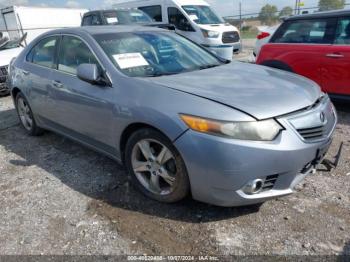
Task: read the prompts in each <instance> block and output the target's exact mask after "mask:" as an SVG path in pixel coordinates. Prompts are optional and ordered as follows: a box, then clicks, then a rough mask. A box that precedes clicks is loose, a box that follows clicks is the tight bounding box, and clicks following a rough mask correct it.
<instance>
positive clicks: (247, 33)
mask: <svg viewBox="0 0 350 262" xmlns="http://www.w3.org/2000/svg"><path fill="white" fill-rule="evenodd" d="M257 34H258V33H257V32H254V31H242V32H241V38H242V39H252V38H256V36H257Z"/></svg>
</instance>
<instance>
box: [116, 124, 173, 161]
mask: <svg viewBox="0 0 350 262" xmlns="http://www.w3.org/2000/svg"><path fill="white" fill-rule="evenodd" d="M143 128H150V129H153V130H156V131H158V132H160V133H161V134H163V135H164V136H165V137H167V138H168V139H169V140H170V141H171V139H170V138H169V137H168V136H167V135H166V134H165V133H164V132H163V131H162V130H160V129H159V128H157V127H155V126H153V125H150V124H147V123H142V122H137V123H132V124H130V125H128V126H127V127H126V128H125V129H124V130H123V132H122V133H121V136H120V140H119V141H120V142H119V150H120V156H121V161H122V163H124V161H125V148H126V143H127V142H128V140H129V138H130V136H131V135H132V134H133V133H135V132H136V131H138V130H140V129H143Z"/></svg>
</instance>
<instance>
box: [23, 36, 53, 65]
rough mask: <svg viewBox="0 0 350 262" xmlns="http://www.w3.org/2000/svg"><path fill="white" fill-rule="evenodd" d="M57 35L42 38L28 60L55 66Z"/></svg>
mask: <svg viewBox="0 0 350 262" xmlns="http://www.w3.org/2000/svg"><path fill="white" fill-rule="evenodd" d="M57 39H58V37H57V36H52V37H48V38H45V39H43V40H41V41H40V42H39V43H38V44H37V45H36V46H35V47H34V48H33V49H32V50H31V51H30V53H29V55H28V56H27V61H28V62H32V63H33V64H37V65H40V66H44V67H48V68H54V66H55V53H56V44H57Z"/></svg>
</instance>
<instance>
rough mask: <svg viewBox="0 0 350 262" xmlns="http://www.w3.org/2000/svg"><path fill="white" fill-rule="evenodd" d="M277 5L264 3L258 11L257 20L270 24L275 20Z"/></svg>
mask: <svg viewBox="0 0 350 262" xmlns="http://www.w3.org/2000/svg"><path fill="white" fill-rule="evenodd" d="M277 12H278V11H277V7H276V6H275V5H269V4H267V5H265V6H263V7H262V8H261V11H260V13H259V20H260V21H261V23H262V24H265V25H272V24H273V23H274V22H275V21H276V20H277V16H276V15H277Z"/></svg>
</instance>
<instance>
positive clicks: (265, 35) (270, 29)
mask: <svg viewBox="0 0 350 262" xmlns="http://www.w3.org/2000/svg"><path fill="white" fill-rule="evenodd" d="M279 26H280V25H275V26H260V27H258V30H259V34H258V35H257V36H256V43H255V48H254V51H253V54H254V56H255V57H258V55H259V53H260V50H261V48H262V47H263V45H265V44H267V43H268V42H269V41H270V39H271V37H272V35H273V34H274V33H275V32H276V31H277V29H278V27H279Z"/></svg>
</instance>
